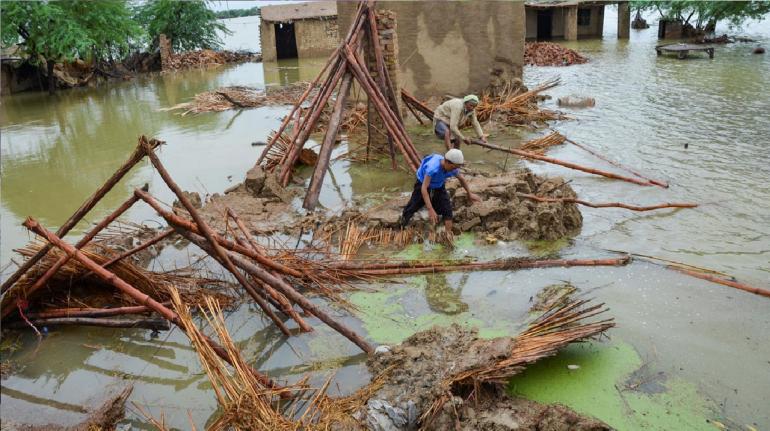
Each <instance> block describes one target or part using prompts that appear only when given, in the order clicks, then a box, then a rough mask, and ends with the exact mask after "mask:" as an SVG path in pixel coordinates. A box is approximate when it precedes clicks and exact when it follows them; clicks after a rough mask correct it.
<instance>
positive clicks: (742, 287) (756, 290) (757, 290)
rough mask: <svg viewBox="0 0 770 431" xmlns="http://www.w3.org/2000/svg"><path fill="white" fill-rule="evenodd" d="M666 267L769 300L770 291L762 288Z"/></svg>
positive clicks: (674, 267) (683, 269)
mask: <svg viewBox="0 0 770 431" xmlns="http://www.w3.org/2000/svg"><path fill="white" fill-rule="evenodd" d="M666 266H667V267H668V268H671V269H673V270H674V271H679V272H681V273H682V274H687V275H689V276H690V277H695V278H700V279H702V280H708V281H710V282H712V283H717V284H721V285H723V286H730V287H732V288H734V289H740V290H743V291H746V292H750V293H753V294H755V295H760V296H764V297H767V298H770V290H767V289H762V288H759V287H754V286H749V285H748V284H743V283H739V282H737V281H733V280H727V279H724V278H720V277H716V276H714V275H710V274H704V273H701V272H698V271H691V270H689V269H685V268H680V267H676V266H673V265H666Z"/></svg>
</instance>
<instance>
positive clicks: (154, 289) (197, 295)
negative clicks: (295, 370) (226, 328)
mask: <svg viewBox="0 0 770 431" xmlns="http://www.w3.org/2000/svg"><path fill="white" fill-rule="evenodd" d="M43 246H44V244H43V243H42V242H32V243H29V244H27V245H26V246H24V247H22V248H20V249H17V250H16V251H17V252H18V253H19V254H21V255H22V256H24V257H27V258H28V257H30V256H33V255H35V254H36V253H37V252H38V251H40V250H41V249H42V248H43ZM108 250H110V248H108V247H106V246H105V245H104V244H103V243H93V244H89V245H88V246H86V247H84V248H83V249H82V250H81V251H82V252H83V254H85V255H86V256H88V258H90V259H91V260H93V261H94V262H97V263H98V264H100V265H103V264H105V263H107V262H109V261H110V260H111V258H112V257H113V256H114V255H116V254H117V253H116V252H109V251H108ZM106 253H108V254H106ZM62 256H64V252H62V251H61V250H59V249H52V250H51V251H49V252H48V253H47V254H46V256H45V257H44V258H43V259H41V260H40V262H39V263H38V264H36V265H35V266H34V267H32V269H31V270H30V271H29V272H27V273H26V274H25V276H24V277H22V278H21V279H20V280H19V281H18V282H17V283H16V284H15V285H14V286H13V287H12V288H11V289H10V290H9V291H8V292H7V294H6V295H4V296H3V299H2V308H3V309H5V308H7V307H12V306H14V304H15V302H16V300H17V299H20V298H24V299H25V300H26V301H27V303H29V304H30V305H31V306H33V307H34V308H36V304H37V303H38V302H40V303H45V304H47V305H53V306H62V307H70V306H73V304H74V305H75V306H78V307H82V306H85V307H101V306H103V305H104V303H105V302H110V303H111V305H115V304H119V305H127V304H133V301H131V300H129V299H128V298H125V297H123V296H117V297H115V296H114V295H113V294H112V293H111V290H110V289H104V285H105V283H104V282H103V281H102V280H100V279H99V278H98V277H96V276H95V275H94V274H92V273H91V271H89V270H88V269H87V268H86V267H84V266H83V265H82V264H81V263H80V262H78V261H77V260H73V259H71V260H69V261H67V263H66V264H64V265H63V266H62V267H61V268H59V270H58V271H57V272H56V273H55V274H54V275H53V276H52V277H51V278H50V279H49V280H48V282H47V286H48V289H47V290H42V291H37V292H32V293H31V292H29V289H30V287H32V286H33V284H34V282H35V281H36V280H37V279H38V278H39V277H40V276H41V275H42V274H43V273H44V272H45V271H46V270H47V269H48V268H50V267H51V266H52V265H53V264H54V262H56V261H57V260H59V259H60V258H61V257H62ZM110 270H111V271H112V272H113V273H114V274H115V275H117V276H118V277H120V278H121V279H123V280H126V281H127V282H129V283H131V284H132V285H133V286H134V287H136V288H137V289H138V290H140V291H141V292H143V293H146V294H148V295H150V296H152V297H154V298H158V300H159V301H167V300H169V299H170V294H169V292H168V289H169V288H170V287H172V286H174V287H176V288H178V289H179V290H180V291H181V292H182V296H183V297H184V298H185V301H188V302H189V303H191V304H198V303H200V301H202V300H203V293H202V292H203V291H204V290H207V294H208V295H213V296H216V297H217V298H218V299H219V300H220V302H222V303H226V304H229V303H231V302H232V300H233V299H232V298H231V297H230V296H228V295H225V294H223V293H217V292H216V291H213V290H210V289H204V288H207V287H211V286H215V285H222V283H223V282H222V281H221V280H216V279H212V278H208V277H203V276H202V275H201V274H199V273H198V271H195V270H192V268H183V269H179V270H175V271H171V272H153V271H149V270H147V269H144V268H142V267H141V266H138V265H136V264H135V263H133V262H132V261H130V260H127V259H124V260H121V261H118V262H115V263H114V264H113V265H111V266H110ZM106 292H110V293H109V294H107V295H105V293H106Z"/></svg>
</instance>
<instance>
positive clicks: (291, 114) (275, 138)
mask: <svg viewBox="0 0 770 431" xmlns="http://www.w3.org/2000/svg"><path fill="white" fill-rule="evenodd" d="M337 50H339V48H337ZM335 53H336V50H335V52H334V53H332V55H331V56H329V59H328V60H327V61H326V64H325V65H324V67H323V69H321V71H320V72H318V75H316V77H315V79H313V82H311V83H310V85H308V87H307V89H306V90H305V91H304V92H303V93H302V95H301V96H299V99H297V101H296V102H294V106H292V108H291V111H290V112H289V113H288V114H287V115H286V117H284V119H283V121H281V126H280V127H278V131H277V132H275V135H273V138H272V139H270V141H269V142H268V143H267V146H266V147H265V149H264V150H263V151H262V154H260V155H259V158H258V159H257V164H258V165H259V164H261V163H262V160H264V159H265V156H267V153H268V152H270V149H271V148H273V145H275V143H276V141H278V138H279V137H280V136H281V134H282V133H283V131H284V130H286V126H288V125H289V122H290V121H291V119H292V118H293V117H294V113H295V112H297V110H298V109H299V108H300V106H302V103H303V102H305V99H307V96H309V95H310V92H311V91H312V90H313V89H314V88H315V87H316V85H318V81H320V80H321V77H322V76H323V75H324V73H326V70H327V69H329V67H330V66H331V65H332V63H333V62H334V59H335Z"/></svg>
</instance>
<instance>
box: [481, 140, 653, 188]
mask: <svg viewBox="0 0 770 431" xmlns="http://www.w3.org/2000/svg"><path fill="white" fill-rule="evenodd" d="M471 143H472V144H475V145H478V146H480V147H484V148H490V149H492V150H498V151H504V152H507V153H511V154H515V155H517V156H519V157H524V158H527V159H534V160H540V161H542V162H547V163H552V164H554V165H559V166H564V167H565V168H570V169H574V170H576V171H582V172H588V173H589V174H594V175H601V176H603V177H607V178H612V179H615V180H621V181H626V182H629V183H634V184H638V185H640V186H651V185H653V184H652V183H651V182H649V181H646V180H645V181H642V180H638V179H636V178H630V177H626V176H623V175H618V174H613V173H612V172H605V171H601V170H599V169H594V168H587V167H585V166H580V165H578V164H575V163H571V162H565V161H563V160H559V159H554V158H553V157H547V156H541V155H539V154H535V153H530V152H527V151H522V150H517V149H515V148H505V147H500V146H498V145H493V144H489V143H486V142H483V141H480V140H478V139H475V140H472V141H471Z"/></svg>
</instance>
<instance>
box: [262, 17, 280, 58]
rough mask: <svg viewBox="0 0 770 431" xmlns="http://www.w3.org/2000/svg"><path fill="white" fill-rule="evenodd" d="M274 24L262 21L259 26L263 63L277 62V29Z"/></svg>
mask: <svg viewBox="0 0 770 431" xmlns="http://www.w3.org/2000/svg"><path fill="white" fill-rule="evenodd" d="M273 24H274V23H273V22H269V21H261V22H260V24H259V43H260V45H261V48H262V61H263V62H267V61H275V60H276V52H275V27H273Z"/></svg>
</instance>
